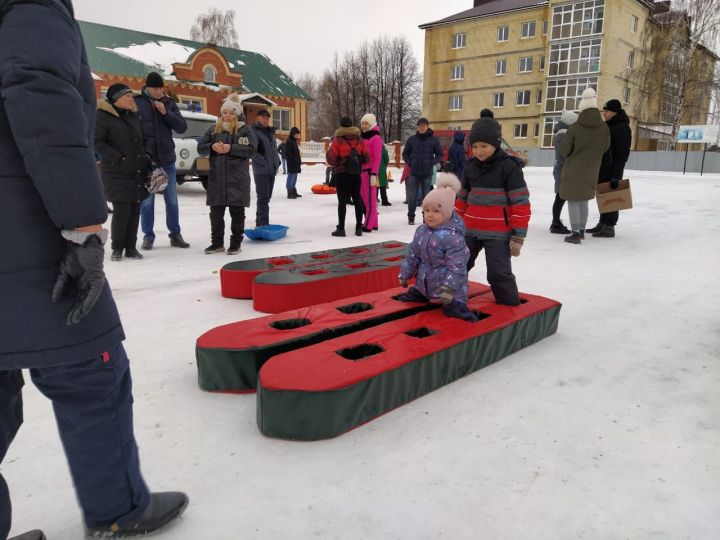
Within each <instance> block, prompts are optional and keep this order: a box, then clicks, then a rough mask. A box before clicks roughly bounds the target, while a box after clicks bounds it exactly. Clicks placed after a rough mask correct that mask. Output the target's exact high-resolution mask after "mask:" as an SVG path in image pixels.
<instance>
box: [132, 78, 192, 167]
mask: <svg viewBox="0 0 720 540" xmlns="http://www.w3.org/2000/svg"><path fill="white" fill-rule="evenodd" d="M153 101H155V100H154V99H153V98H152V97H151V96H149V95H148V94H147V92H146V91H145V88H144V87H143V89H142V92H141V93H140V95H139V96H135V103H136V104H137V108H138V116H140V122H141V123H142V128H143V133H144V134H145V151H146V152H147V153H148V154H150V155H151V156H152V158H153V161H155V162H156V163H159V164H160V165H170V164H171V163H175V141H173V130H175V131H177V132H178V133H185V131H187V122H186V121H185V119H184V118H183V117H182V115H181V114H180V109H178V106H177V104H176V103H175V101H174V100H173V99H172V98H169V97H167V96H164V97H163V98H161V99H159V100H158V101H161V102H162V104H163V105H165V114H160V113H159V112H158V110H157V109H156V108H155V107H153Z"/></svg>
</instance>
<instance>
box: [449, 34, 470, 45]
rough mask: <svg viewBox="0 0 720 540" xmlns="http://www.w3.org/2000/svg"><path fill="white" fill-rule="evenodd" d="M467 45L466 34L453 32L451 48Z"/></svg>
mask: <svg viewBox="0 0 720 540" xmlns="http://www.w3.org/2000/svg"><path fill="white" fill-rule="evenodd" d="M466 45H467V34H465V33H464V32H463V33H462V34H453V37H452V48H453V49H464V48H465V47H466Z"/></svg>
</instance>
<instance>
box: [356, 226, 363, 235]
mask: <svg viewBox="0 0 720 540" xmlns="http://www.w3.org/2000/svg"><path fill="white" fill-rule="evenodd" d="M362 233H363V228H362V225H356V226H355V236H362Z"/></svg>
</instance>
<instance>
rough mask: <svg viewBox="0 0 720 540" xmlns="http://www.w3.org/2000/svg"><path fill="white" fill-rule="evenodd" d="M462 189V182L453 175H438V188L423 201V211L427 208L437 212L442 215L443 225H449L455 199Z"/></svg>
mask: <svg viewBox="0 0 720 540" xmlns="http://www.w3.org/2000/svg"><path fill="white" fill-rule="evenodd" d="M460 188H461V185H460V180H458V177H457V176H455V175H454V174H452V173H438V175H437V186H436V187H435V189H433V190H432V191H431V192H430V193H428V194H427V195H426V196H425V198H424V199H423V202H422V207H423V210H424V209H425V208H430V209H432V210H437V211H438V212H440V213H441V214H442V217H443V223H447V222H448V221H449V220H450V217H451V216H452V212H453V208H455V197H456V196H457V194H458V192H459V191H460Z"/></svg>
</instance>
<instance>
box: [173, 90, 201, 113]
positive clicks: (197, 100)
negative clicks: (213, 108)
mask: <svg viewBox="0 0 720 540" xmlns="http://www.w3.org/2000/svg"><path fill="white" fill-rule="evenodd" d="M176 97H177V101H178V104H180V105H185V106H187V105H193V107H192V109H189V110H192V111H194V112H203V113H204V112H207V98H204V97H198V96H185V95H182V94H179V95H177V96H176ZM195 104H199V105H200V111H195V107H194V105H195Z"/></svg>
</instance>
